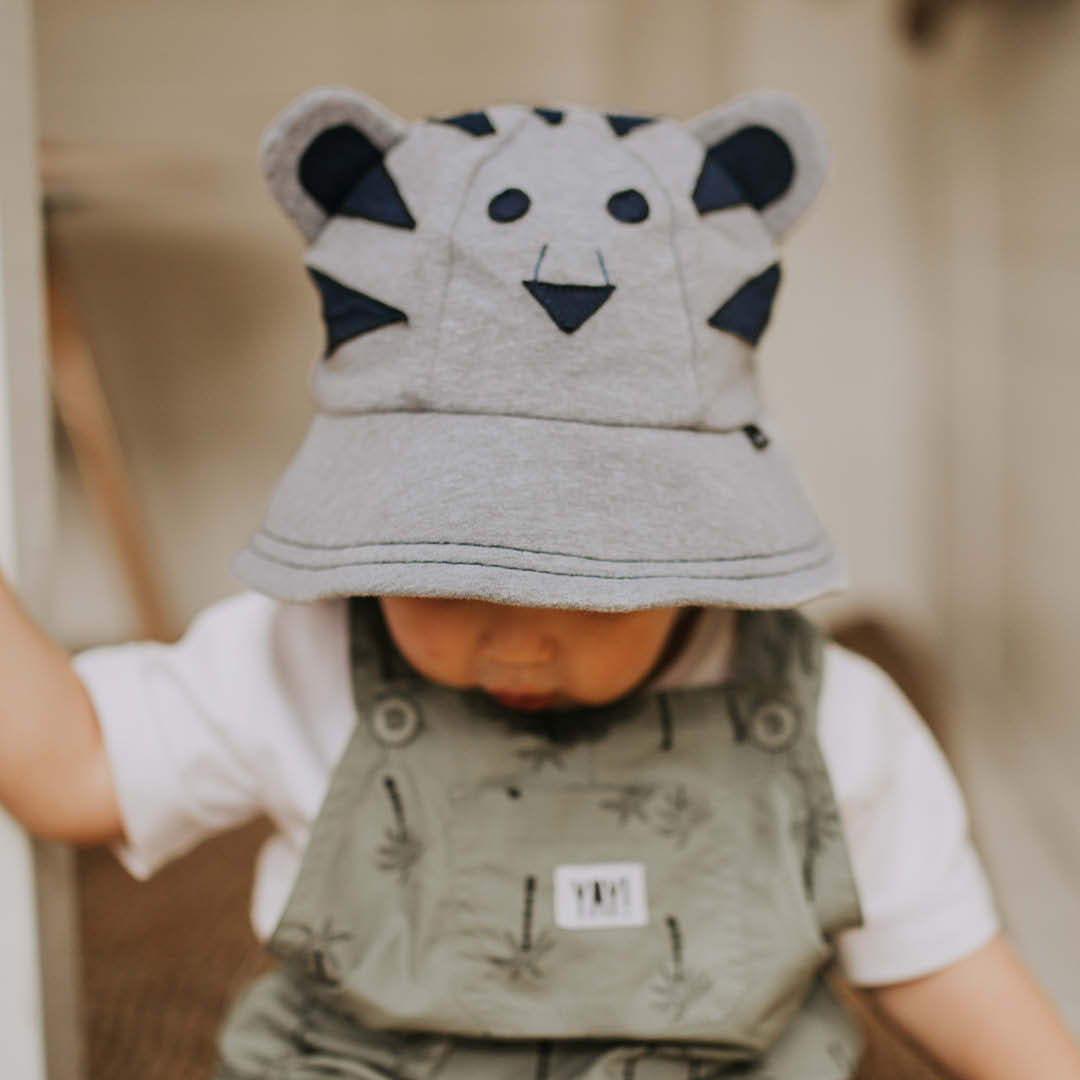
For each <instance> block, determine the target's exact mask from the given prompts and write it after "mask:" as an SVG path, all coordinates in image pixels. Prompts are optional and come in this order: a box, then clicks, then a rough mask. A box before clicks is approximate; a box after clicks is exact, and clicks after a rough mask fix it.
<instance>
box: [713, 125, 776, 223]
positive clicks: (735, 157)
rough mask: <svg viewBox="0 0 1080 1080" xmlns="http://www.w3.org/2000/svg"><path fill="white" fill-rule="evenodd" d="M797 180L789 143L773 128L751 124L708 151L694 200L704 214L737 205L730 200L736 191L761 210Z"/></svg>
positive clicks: (744, 199)
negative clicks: (728, 182) (703, 204)
mask: <svg viewBox="0 0 1080 1080" xmlns="http://www.w3.org/2000/svg"><path fill="white" fill-rule="evenodd" d="M725 177H726V178H727V181H730V188H729V187H728V184H727V183H726V182H725ZM794 179H795V159H794V158H793V157H792V155H791V150H790V149H789V148H788V144H787V143H786V142H785V141H784V140H783V139H782V138H781V137H780V136H779V135H777V133H776V132H775V131H773V130H772V129H771V128H767V127H763V126H762V125H760V124H751V125H748V126H747V127H744V128H740V129H739V130H738V131H736V132H735V133H734V134H732V135H729V136H728V137H727V138H726V139H722V140H721V141H720V142H718V143H716V145H715V146H710V147H709V148H708V150H707V151H706V152H705V163H704V164H703V165H702V168H701V173H700V175H699V176H698V181H697V185H696V186H695V188H694V202H695V203H696V204H697V207H698V210H699V211H700V212H701V213H705V212H706V211H707V210H719V209H721V208H722V207H724V206H732V205H734V204H733V203H732V202H731V201H729V200H730V199H731V198H732V190H734V191H735V192H738V193H739V194H741V196H742V198H741V199H739V200H738V201H740V202H747V203H749V204H750V205H751V206H752V207H754V209H755V210H762V209H764V208H765V207H766V206H768V205H769V204H770V203H772V202H775V201H776V200H777V199H779V198H780V196H781V195H783V194H784V192H786V191H787V190H788V188H789V187H791V182H792V180H794ZM699 191H700V197H701V200H702V201H701V202H699V201H698V200H699ZM702 202H704V203H705V206H704V208H703V207H702Z"/></svg>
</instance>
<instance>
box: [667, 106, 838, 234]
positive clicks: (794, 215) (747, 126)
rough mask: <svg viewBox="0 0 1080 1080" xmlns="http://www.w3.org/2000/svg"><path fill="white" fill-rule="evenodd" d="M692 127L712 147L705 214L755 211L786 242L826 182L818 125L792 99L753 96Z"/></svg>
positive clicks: (700, 198) (701, 189) (698, 194)
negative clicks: (739, 209)
mask: <svg viewBox="0 0 1080 1080" xmlns="http://www.w3.org/2000/svg"><path fill="white" fill-rule="evenodd" d="M685 127H686V128H687V130H688V131H690V132H691V134H693V135H695V136H696V137H697V138H698V139H700V140H701V141H702V142H703V143H704V144H705V160H704V163H703V164H702V167H701V173H700V174H699V175H698V179H697V184H696V185H695V187H694V194H693V197H694V203H695V204H696V206H697V208H698V212H699V213H701V214H705V213H708V212H710V211H712V210H721V209H723V208H724V207H726V206H736V205H740V204H745V203H749V204H750V205H751V206H753V207H754V208H755V209H756V210H758V211H760V213H761V217H762V219H763V220H764V222H765V225H766V227H767V228H768V229H769V231H770V232H771V233H772V234H773V236H774V237H775V238H777V239H779V238H780V237H781V236H783V234H784V233H786V232H787V230H788V229H789V228H790V227H791V226H792V225H793V224H794V223H795V222H796V221H797V220H798V218H799V217H800V216H801V215H802V213H803V211H804V210H806V208H807V207H808V206H809V205H810V204H811V203H812V202H813V201H814V198H815V196H816V195H817V193H818V192H819V191H820V190H821V185H822V184H823V183H824V181H825V173H826V170H827V164H828V151H827V149H826V147H825V137H824V135H823V134H822V132H821V129H820V127H818V124H817V122H816V121H815V120H814V118H813V117H812V116H811V115H810V114H809V113H808V112H807V111H806V110H805V109H804V108H803V106H802V105H801V104H799V102H797V101H795V100H794V99H793V98H790V97H788V96H787V95H786V94H781V93H777V92H775V91H759V92H757V93H753V94H746V95H744V96H742V97H738V98H736V99H735V100H734V101H732V102H730V103H729V104H727V105H721V106H718V107H717V108H715V109H710V110H709V111H708V112H705V113H702V114H701V115H700V116H697V117H695V118H694V119H693V120H689V121H687V123H686V125H685Z"/></svg>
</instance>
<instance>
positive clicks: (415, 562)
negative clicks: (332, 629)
mask: <svg viewBox="0 0 1080 1080" xmlns="http://www.w3.org/2000/svg"><path fill="white" fill-rule="evenodd" d="M257 539H258V538H257V537H256V538H255V539H253V540H252V542H251V545H250V547H249V548H248V550H249V551H252V552H254V553H255V554H257V555H258V556H259V558H260V559H264V560H265V561H267V562H271V563H275V564H277V565H278V566H284V567H288V568H289V569H290V570H302V571H303V572H304V573H308V574H333V573H335V572H337V571H340V570H347V569H348V568H349V567H353V566H367V567H376V566H416V567H420V566H478V567H481V568H482V569H485V570H508V571H511V572H513V573H518V574H543V575H546V576H547V577H565V578H587V579H588V580H590V581H666V580H672V581H678V580H687V581H716V580H723V581H754V580H757V579H759V578H775V577H785V576H789V575H792V574H800V573H804V572H805V571H807V570H816V569H818V568H819V567H821V566H824V565H825V564H826V563H828V562H830V561H831V560H832V553H831V552H827V553H826V554H825V555H823V556H822V557H821V558H820V559H818V560H817V561H816V562H812V563H803V564H802V565H800V566H795V567H791V568H789V569H787V570H774V571H772V572H771V573H759V574H687V573H681V574H601V573H596V574H583V573H573V572H572V571H568V570H535V569H532V568H530V567H526V566H507V565H505V564H504V563H490V562H470V561H468V560H460V561H459V560H453V559H401V560H396V561H391V560H387V559H377V560H372V561H370V562H361V561H360V560H350V561H349V562H342V563H337V564H336V565H334V566H306V565H305V564H304V563H298V562H291V561H290V560H288V559H282V558H279V557H278V556H276V555H270V554H268V553H266V552H264V551H259V550H258V548H257V544H256V540H257ZM717 561H719V560H717Z"/></svg>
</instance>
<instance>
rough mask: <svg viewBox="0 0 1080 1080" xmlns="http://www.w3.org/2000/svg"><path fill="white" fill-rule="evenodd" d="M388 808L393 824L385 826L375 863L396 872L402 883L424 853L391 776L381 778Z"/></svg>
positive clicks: (380, 867) (381, 868)
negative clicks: (407, 819) (392, 816)
mask: <svg viewBox="0 0 1080 1080" xmlns="http://www.w3.org/2000/svg"><path fill="white" fill-rule="evenodd" d="M383 786H384V787H385V788H386V795H387V798H388V799H389V800H390V809H391V812H392V813H393V815H394V824H393V825H390V826H388V827H387V829H386V830H385V833H384V835H385V836H386V839H385V841H384V842H383V843H382V844H380V845H379V849H378V857H377V859H376V865H377V866H378V867H379V869H380V870H385V871H387V872H389V873H394V874H397V876H398V879H399V880H400V881H401V883H402V884H405V882H407V881H408V880H409V874H410V873H411V872H412V868H413V867H414V866H415V865H416V863H417V862H418V860H419V859H420V856H421V855H422V854H423V853H424V845H423V843H421V841H420V838H419V837H418V836H416V834H415V833H413V832H412V830H410V828H409V824H408V822H407V821H406V820H405V807H404V805H403V804H402V802H401V793H400V792H399V791H398V787H397V782H396V781H395V780H394V778H393V777H392V776H388V777H386V778H385V779H384V780H383Z"/></svg>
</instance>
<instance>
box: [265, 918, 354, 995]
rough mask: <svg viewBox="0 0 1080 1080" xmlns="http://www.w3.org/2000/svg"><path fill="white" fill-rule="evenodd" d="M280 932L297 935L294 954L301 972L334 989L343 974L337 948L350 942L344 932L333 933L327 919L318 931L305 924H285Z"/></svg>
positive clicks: (350, 937)
mask: <svg viewBox="0 0 1080 1080" xmlns="http://www.w3.org/2000/svg"><path fill="white" fill-rule="evenodd" d="M281 933H282V934H284V935H287V936H291V935H293V934H296V935H298V936H299V945H298V951H299V953H300V955H301V958H302V959H303V964H304V971H305V972H306V973H307V974H308V975H309V976H311V978H313V979H315V980H317V981H318V982H321V983H325V984H326V985H327V986H337V985H338V984H339V983H340V982H341V980H342V979H343V978H344V975H345V965H344V964H343V963H342V962H341V960H340V956H339V953H340V946H343V945H345V944H347V943H348V942H350V941H352V938H353V936H352V934H350V933H349V932H348V931H347V930H335V929H334V925H333V922H332V921H331V920H330V919H327V920H326V921H325V922H324V923H323V924H322V927H321V928H316V927H312V926H308V925H307V924H306V923H299V922H286V923H282V925H281Z"/></svg>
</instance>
